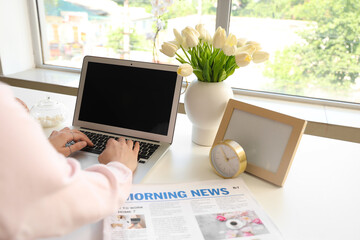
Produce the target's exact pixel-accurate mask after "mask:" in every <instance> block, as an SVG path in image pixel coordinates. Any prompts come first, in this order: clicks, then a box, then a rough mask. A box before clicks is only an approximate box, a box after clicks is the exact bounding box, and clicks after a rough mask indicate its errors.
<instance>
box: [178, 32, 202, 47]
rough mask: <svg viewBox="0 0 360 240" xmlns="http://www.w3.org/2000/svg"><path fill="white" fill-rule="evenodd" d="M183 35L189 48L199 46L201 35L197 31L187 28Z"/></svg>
mask: <svg viewBox="0 0 360 240" xmlns="http://www.w3.org/2000/svg"><path fill="white" fill-rule="evenodd" d="M181 34H182V35H183V36H184V37H185V41H186V44H187V45H188V47H190V48H192V47H195V46H197V45H198V43H199V36H200V34H199V33H198V31H196V30H195V29H193V28H191V27H186V28H185V29H184V30H182V31H181Z"/></svg>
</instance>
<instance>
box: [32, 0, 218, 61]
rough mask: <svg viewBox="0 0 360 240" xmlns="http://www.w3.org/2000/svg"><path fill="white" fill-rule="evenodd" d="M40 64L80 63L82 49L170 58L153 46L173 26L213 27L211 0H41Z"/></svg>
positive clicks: (166, 38) (101, 53)
mask: <svg viewBox="0 0 360 240" xmlns="http://www.w3.org/2000/svg"><path fill="white" fill-rule="evenodd" d="M38 2H39V4H40V5H41V8H40V9H43V10H42V11H40V14H42V16H43V17H41V18H40V19H43V20H42V21H41V35H42V50H43V61H44V64H48V65H57V66H65V67H76V68H80V67H81V64H82V58H83V56H84V55H95V56H104V57H114V58H124V59H133V60H141V61H154V62H164V63H169V62H174V63H177V62H176V60H175V59H174V58H169V57H167V56H165V55H164V54H161V53H160V52H159V51H158V50H159V49H160V46H161V44H162V43H163V42H164V41H169V40H172V39H174V34H173V28H177V29H178V30H179V31H181V30H182V29H183V28H184V27H185V26H188V25H189V26H193V27H194V26H195V24H197V23H204V24H206V25H207V27H208V28H209V29H215V15H216V2H217V1H216V0H202V1H201V0H42V1H38Z"/></svg>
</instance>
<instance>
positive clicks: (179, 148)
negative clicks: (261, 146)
mask: <svg viewBox="0 0 360 240" xmlns="http://www.w3.org/2000/svg"><path fill="white" fill-rule="evenodd" d="M12 89H13V91H14V93H15V95H16V96H17V97H19V98H21V99H22V100H23V101H24V102H25V103H26V104H28V106H29V107H30V108H31V106H33V105H34V104H35V103H37V102H38V101H39V100H41V99H43V98H45V97H47V96H50V97H52V98H53V99H55V100H57V101H59V102H62V103H64V104H65V106H66V107H67V110H68V117H67V119H66V121H65V122H64V123H63V124H61V125H60V126H58V127H57V128H58V129H61V128H62V127H64V126H70V125H71V122H72V115H73V114H72V113H73V111H74V106H75V100H76V98H75V97H72V96H65V95H60V94H54V93H47V92H41V91H36V90H29V89H22V88H15V87H12ZM52 130H53V129H44V131H45V133H46V134H47V135H49V134H50V132H51V131H52ZM209 150H210V147H203V146H199V145H196V144H194V143H193V142H192V141H191V123H190V122H189V120H188V119H187V117H186V115H183V114H178V117H177V123H176V128H175V137H174V142H173V144H172V146H171V147H170V149H169V151H168V152H167V153H166V154H165V156H164V157H163V158H161V159H160V160H159V161H158V162H157V163H156V165H155V166H154V167H153V168H152V169H151V171H150V172H149V173H148V175H147V176H146V177H145V178H144V179H143V183H145V184H147V183H151V184H153V183H182V182H192V181H201V180H212V179H220V178H219V177H218V176H217V175H216V174H215V173H214V172H213V170H212V169H211V166H210V163H209V157H208V154H209ZM359 172H360V144H356V143H351V142H344V141H339V140H333V139H328V138H321V137H314V136H310V135H304V136H303V137H302V140H301V142H300V145H299V147H298V150H297V153H296V155H295V158H294V161H293V164H292V167H291V169H290V172H289V175H288V177H287V180H286V182H285V185H284V186H283V187H277V186H275V185H273V184H271V183H268V182H266V181H263V180H261V179H259V178H257V177H254V176H252V175H250V174H247V173H243V174H241V175H240V176H239V177H240V178H242V179H243V180H244V181H245V183H246V184H247V186H248V188H249V189H250V191H251V192H252V193H253V195H254V197H255V199H256V200H257V201H258V203H259V204H260V205H261V206H262V207H263V208H264V210H265V211H266V212H267V214H268V215H269V216H270V218H271V219H272V221H273V222H274V223H275V225H276V226H277V227H278V228H279V230H280V232H281V233H282V234H283V236H284V238H285V239H301V240H303V239H307V240H308V239H327V240H329V239H360V231H359V230H358V229H359V227H360V221H359V220H358V219H359V217H360V207H359V203H360V174H359ZM101 231H102V227H101V223H95V224H90V225H86V226H84V227H82V228H80V229H79V230H77V231H75V232H73V233H71V234H69V235H66V236H63V237H61V238H52V239H96V240H98V239H102V237H101V236H102V232H101Z"/></svg>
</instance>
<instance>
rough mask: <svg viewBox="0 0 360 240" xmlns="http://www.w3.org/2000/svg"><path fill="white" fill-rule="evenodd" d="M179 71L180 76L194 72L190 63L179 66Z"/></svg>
mask: <svg viewBox="0 0 360 240" xmlns="http://www.w3.org/2000/svg"><path fill="white" fill-rule="evenodd" d="M177 73H178V74H179V75H180V76H183V77H187V76H190V75H191V74H192V73H193V68H192V66H191V65H190V64H188V63H184V64H181V65H180V66H179V68H178V69H177Z"/></svg>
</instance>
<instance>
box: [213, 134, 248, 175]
mask: <svg viewBox="0 0 360 240" xmlns="http://www.w3.org/2000/svg"><path fill="white" fill-rule="evenodd" d="M210 163H211V166H212V167H213V168H214V170H215V172H216V173H217V174H218V175H219V176H221V177H223V178H233V177H236V176H238V175H239V174H240V173H242V172H244V171H245V168H246V164H247V162H246V155H245V151H244V149H243V148H242V147H241V146H240V144H238V143H237V142H235V141H233V140H224V141H221V142H219V143H216V144H214V145H213V146H212V148H211V150H210Z"/></svg>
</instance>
